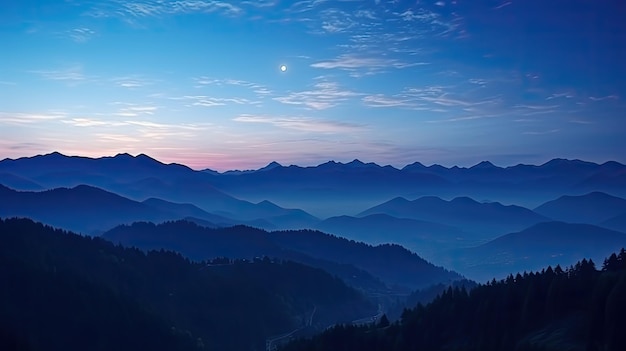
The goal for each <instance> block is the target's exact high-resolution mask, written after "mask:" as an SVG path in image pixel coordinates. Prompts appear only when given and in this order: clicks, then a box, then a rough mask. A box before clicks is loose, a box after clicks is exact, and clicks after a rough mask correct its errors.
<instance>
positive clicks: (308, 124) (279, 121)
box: [233, 115, 364, 133]
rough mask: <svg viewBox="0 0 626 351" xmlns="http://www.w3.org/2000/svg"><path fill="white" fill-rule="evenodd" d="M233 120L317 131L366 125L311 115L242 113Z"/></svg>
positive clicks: (328, 131)
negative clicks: (311, 116)
mask: <svg viewBox="0 0 626 351" xmlns="http://www.w3.org/2000/svg"><path fill="white" fill-rule="evenodd" d="M233 120H234V121H235V122H243V123H264V124H270V125H273V126H276V127H279V128H285V129H293V130H298V131H304V132H316V133H344V132H355V131H361V130H363V129H364V126H363V125H360V124H354V123H346V122H338V121H330V120H320V119H315V118H310V117H268V116H254V115H241V116H239V117H236V118H234V119H233Z"/></svg>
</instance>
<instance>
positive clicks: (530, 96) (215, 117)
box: [0, 0, 626, 171]
mask: <svg viewBox="0 0 626 351" xmlns="http://www.w3.org/2000/svg"><path fill="white" fill-rule="evenodd" d="M620 2H621V0H512V1H506V0H471V1H470V0H465V1H462V0H456V1H449V0H448V1H385V0H364V1H358V0H344V1H331V0H303V1H271V0H258V1H253V0H248V1H230V2H226V1H213V0H176V1H172V0H98V1H96V0H93V1H78V0H65V1H63V0H21V1H16V0H8V1H2V2H1V3H0V47H1V49H0V158H5V157H9V158H16V157H22V156H33V155H36V154H45V153H49V152H52V151H59V152H61V153H64V154H67V155H81V156H90V157H99V156H111V155H115V154H117V153H130V154H133V155H136V154H140V153H144V154H147V155H149V156H152V157H154V158H156V159H158V160H160V161H162V162H167V163H169V162H176V163H182V164H186V165H188V166H190V167H192V168H195V169H203V168H211V169H214V170H219V171H224V170H228V169H256V168H259V167H262V166H264V165H266V164H268V163H269V162H271V161H278V162H280V163H282V164H287V165H288V164H298V165H315V164H319V163H323V162H326V161H329V160H335V161H338V162H348V161H351V160H353V159H360V160H362V161H364V162H376V163H378V164H381V165H386V164H391V165H393V166H396V167H402V166H404V165H406V164H409V163H412V162H415V161H419V162H422V163H424V164H433V163H438V164H442V165H446V166H452V165H459V166H471V165H473V164H476V163H478V162H480V161H482V160H489V161H492V162H493V163H494V164H496V165H502V166H506V165H514V164H518V163H531V164H540V163H543V162H546V161H548V160H550V159H552V158H555V157H561V158H570V159H583V160H588V161H595V162H604V161H607V160H617V161H620V162H625V163H626V152H624V151H623V150H626V137H625V135H626V133H625V132H626V121H625V118H626V113H625V111H626V108H625V107H626V64H625V62H626V21H623V18H626V7H624V6H623V4H620ZM282 65H284V66H286V70H285V71H284V72H283V71H281V69H280V67H281V66H282Z"/></svg>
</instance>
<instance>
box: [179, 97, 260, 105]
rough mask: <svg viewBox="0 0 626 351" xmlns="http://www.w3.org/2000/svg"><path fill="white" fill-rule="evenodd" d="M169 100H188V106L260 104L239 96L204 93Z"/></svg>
mask: <svg viewBox="0 0 626 351" xmlns="http://www.w3.org/2000/svg"><path fill="white" fill-rule="evenodd" d="M170 99H171V100H183V101H189V102H190V103H189V104H188V105H187V106H188V107H189V106H203V107H215V106H224V105H228V104H237V105H256V104H260V103H261V102H260V101H254V100H249V99H244V98H239V97H234V98H221V97H212V96H206V95H185V96H181V97H172V98H170Z"/></svg>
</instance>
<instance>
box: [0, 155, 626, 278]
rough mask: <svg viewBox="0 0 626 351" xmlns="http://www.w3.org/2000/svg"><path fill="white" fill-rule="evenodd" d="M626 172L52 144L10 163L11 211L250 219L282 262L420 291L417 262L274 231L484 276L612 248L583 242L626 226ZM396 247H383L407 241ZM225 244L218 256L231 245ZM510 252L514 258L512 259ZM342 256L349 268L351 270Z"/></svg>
mask: <svg viewBox="0 0 626 351" xmlns="http://www.w3.org/2000/svg"><path fill="white" fill-rule="evenodd" d="M625 177H626V166H624V165H622V164H620V163H617V162H605V163H602V164H597V163H592V162H585V161H580V160H564V159H554V160H551V161H549V162H546V163H544V164H542V165H537V166H533V165H516V166H511V167H498V166H495V165H493V164H492V163H490V162H487V161H485V162H481V163H479V164H477V165H475V166H472V167H469V168H463V167H444V166H440V165H432V166H425V165H423V164H421V163H413V164H410V165H407V166H405V167H403V168H401V169H398V168H394V167H392V166H380V165H377V164H374V163H363V162H361V161H359V160H354V161H352V162H348V163H338V162H333V161H329V162H326V163H323V164H320V165H318V166H310V167H300V166H293V165H292V166H283V165H281V164H279V163H277V162H272V163H270V164H268V165H267V166H266V167H263V168H261V169H258V170H246V171H228V172H223V173H219V172H215V171H212V170H209V169H206V170H193V169H191V168H189V167H186V166H183V165H180V164H164V163H161V162H159V161H157V160H155V159H152V158H150V157H149V156H147V155H144V154H141V155H138V156H131V155H128V154H119V155H116V156H113V157H102V158H87V157H76V156H72V157H69V156H65V155H62V154H60V153H52V154H48V155H39V156H35V157H24V158H20V159H15V160H12V159H4V160H2V161H0V184H3V185H2V186H0V196H1V197H2V199H3V200H4V201H2V202H0V216H2V217H29V218H33V219H35V220H39V221H42V222H44V223H46V224H50V225H54V226H59V227H62V228H64V229H70V230H73V231H77V232H81V233H84V234H88V235H99V234H101V233H104V232H106V231H108V230H110V229H112V228H115V227H117V226H118V225H120V224H126V225H131V224H132V223H134V222H138V221H146V222H154V223H157V224H159V223H163V222H166V221H179V220H185V221H187V222H192V223H195V224H196V225H197V226H199V227H203V228H212V229H213V230H218V231H219V230H225V229H223V228H227V227H232V226H238V225H245V226H248V227H255V228H260V229H262V230H267V231H269V232H265V233H270V234H267V235H265V234H264V235H261V236H260V237H265V236H267V237H272V238H273V240H274V241H271V240H270V241H267V239H263V240H265V241H263V242H265V244H264V245H270V246H271V247H272V250H273V251H271V252H272V254H273V255H275V256H276V257H287V256H289V257H288V258H289V259H294V260H299V261H298V262H302V263H305V264H310V265H314V266H316V267H320V268H321V267H322V266H324V267H326V268H324V269H332V270H333V272H335V274H338V275H339V274H341V276H342V277H343V278H344V279H348V278H349V277H350V276H357V277H359V276H361V275H362V273H363V272H364V273H367V274H369V275H371V279H370V278H367V279H361V281H362V282H361V283H360V284H362V285H363V286H370V287H371V286H376V284H377V283H376V282H375V281H376V279H380V280H382V281H384V283H386V284H391V285H393V284H401V280H403V279H405V280H406V279H408V281H410V282H411V283H410V284H406V285H408V286H412V287H415V286H419V285H420V284H421V283H420V282H418V280H416V279H410V278H407V275H406V274H409V273H407V272H411V269H410V268H405V269H402V268H401V267H402V265H399V264H398V265H396V266H395V267H396V269H398V270H400V271H401V272H400V273H398V274H399V275H397V276H395V277H394V278H392V279H391V278H389V277H392V276H393V275H392V274H391V273H390V270H387V271H384V272H378V273H376V267H374V266H372V265H369V266H367V267H366V266H364V265H363V264H365V263H363V262H362V263H361V265H359V264H356V263H355V262H354V261H350V262H344V261H342V260H341V258H342V255H347V253H345V252H341V250H338V251H337V252H339V253H335V254H334V256H325V255H324V252H323V250H321V249H319V248H320V247H323V245H325V244H322V243H321V242H323V240H322V241H321V242H320V243H317V244H315V245H313V244H310V245H313V246H311V247H308V249H310V250H313V249H315V250H314V252H311V251H307V250H308V249H307V250H305V249H306V248H307V247H306V245H304V244H303V245H304V246H299V247H300V249H298V250H295V249H294V247H292V246H290V245H296V243H291V244H289V245H287V247H285V245H286V244H284V243H281V244H279V243H277V242H276V241H275V240H277V239H276V238H279V237H281V236H280V235H279V234H277V233H282V231H283V230H294V231H293V232H288V233H290V234H289V235H287V237H286V238H290V239H292V238H291V237H292V236H293V237H294V238H300V239H298V240H304V239H302V238H301V237H307V236H308V237H309V239H310V240H313V241H316V240H318V239H319V238H322V237H323V236H319V235H321V233H320V234H315V235H312V234H310V233H315V232H313V231H306V230H303V229H314V230H321V231H323V232H327V233H331V234H333V235H334V237H342V238H347V239H350V240H355V241H358V242H364V243H367V244H371V245H382V244H394V245H401V246H402V247H405V248H407V249H409V250H411V251H412V252H414V253H417V254H418V255H419V257H421V258H425V259H427V260H428V261H429V262H432V263H434V264H437V265H442V266H444V267H447V268H450V269H454V270H456V271H458V272H459V273H461V274H464V275H467V276H468V277H470V278H475V279H479V278H481V279H482V278H484V277H487V276H489V275H494V276H495V275H502V274H506V273H507V272H508V273H513V272H514V270H524V269H526V270H529V269H535V267H539V266H543V265H546V264H550V263H553V262H554V263H561V264H569V263H570V262H572V260H574V259H581V258H583V257H581V256H580V255H583V253H588V254H594V255H596V256H598V255H602V254H604V253H603V252H604V251H603V252H597V253H596V252H591V251H585V250H584V249H581V250H578V251H575V250H574V249H576V248H577V247H578V246H579V245H591V244H592V241H589V240H590V239H588V236H593V235H592V234H594V233H595V234H598V235H605V236H607V235H608V234H607V232H606V230H610V231H612V232H611V233H615V232H621V233H623V232H625V231H626V219H625V218H626V200H625V199H624V198H622V197H620V196H626V187H625V186H623V185H624V184H625V182H624V180H625V179H626V178H625ZM557 222H561V223H564V224H565V223H569V224H581V225H582V224H585V225H588V226H583V227H576V228H574V227H566V226H562V225H561V226H559V225H556V224H554V223H557ZM131 227H132V226H131ZM155 228H156V229H154V228H153V229H154V230H156V231H158V228H159V227H158V226H157V227H155ZM546 228H551V229H550V230H547V229H546ZM569 231H573V232H575V233H577V234H576V235H577V238H578V239H577V240H574V241H572V242H573V243H574V244H573V246H571V247H569V249H568V250H569V251H567V250H564V252H560V251H558V250H557V251H558V252H555V253H551V254H550V255H547V254H546V255H535V256H533V255H528V254H527V253H526V251H531V247H525V246H519V245H516V244H511V242H514V240H513V241H511V240H512V239H507V238H510V237H516V235H517V236H519V237H528V238H529V240H530V241H531V242H532V245H535V246H537V248H538V250H539V251H541V250H543V249H542V247H543V246H542V245H544V244H545V245H548V246H549V245H552V244H548V243H552V242H555V240H556V242H558V240H564V237H563V235H564V232H569ZM583 232H585V233H588V235H587V236H585V235H586V234H584V233H583ZM537 233H540V234H537ZM607 237H610V238H611V241H610V245H609V241H607V242H606V243H607V244H606V245H607V246H606V248H607V249H608V248H609V246H610V249H611V250H616V249H618V248H619V247H620V246H619V245H622V242H621V241H620V240H621V239H620V236H619V235H615V234H611V235H608V236H607ZM129 238H130V237H129ZM172 238H174V239H172V240H173V241H172V240H170V242H167V245H165V248H170V249H175V248H176V245H182V246H183V247H184V248H185V250H183V251H184V252H186V253H187V254H188V253H189V252H190V249H192V248H193V244H189V242H193V240H191V241H189V240H190V239H189V238H187V239H184V240H183V237H181V238H175V237H172ZM286 238H283V240H286ZM555 238H556V239H555ZM127 239H128V238H127ZM170 239H171V238H170ZM239 239H240V240H244V238H243V237H240V238H239ZM557 239H558V240H557ZM579 239H580V240H579ZM128 240H130V239H128ZM150 240H154V241H153V242H151V243H150V242H148V241H146V242H143V243H141V245H139V244H138V245H139V246H142V247H152V246H150V245H153V246H154V244H155V243H156V242H157V241H158V240H157V237H153V238H152V239H150ZM159 240H160V239H159ZM176 240H179V241H181V242H180V243H176V242H175V241H176ZM185 240H187V241H189V242H187V241H185ZM245 240H247V239H245ZM245 240H244V242H245ZM585 240H587V241H585ZM183 242H185V243H183ZM128 243H130V242H128ZM183 244H184V245H183ZM258 244H260V242H255V243H254V245H258ZM326 244H328V243H326ZM246 245H252V244H250V243H248V244H246ZM254 245H252V246H250V247H254ZM394 245H390V246H384V245H383V247H386V249H385V250H390V251H393V250H400V248H401V247H400V246H394ZM532 245H531V246H532ZM564 245H565V244H564ZM231 247H237V246H236V243H231ZM268 247H269V246H268ZM564 247H568V246H567V245H565V246H564ZM154 248H156V246H155V247H154ZM228 248H229V247H228V246H223V247H222V249H223V250H222V251H221V252H222V253H223V254H226V253H230V252H231V251H228ZM401 249H402V250H404V248H401ZM207 250H209V249H207ZM255 250H256V251H255ZM510 250H513V251H510ZM525 250H526V251H525ZM550 250H552V249H550ZM209 251H210V250H209ZM209 251H207V252H209ZM218 251H219V250H218ZM218 251H215V250H213V251H210V252H212V253H213V254H215V255H219V254H220V252H218ZM565 251H567V252H565ZM406 252H409V251H406ZM476 252H480V254H476ZM511 252H513V253H514V254H511ZM251 253H254V254H255V255H261V254H263V250H260V251H259V248H258V247H255V249H254V250H252V251H251ZM286 253H288V255H287V254H286ZM396 253H397V254H398V255H399V257H403V255H405V253H404V251H397V252H396ZM409 253H410V252H409ZM568 253H571V254H572V255H573V256H571V257H570V256H567V255H566V254H568ZM509 254H511V255H512V256H511V255H509ZM561 254H563V255H562V256H561ZM237 255H240V256H242V254H241V253H237ZM507 255H509V256H507ZM520 255H521V256H520ZM552 255H556V256H555V257H556V258H555V260H552V258H553V257H552ZM505 256H506V257H508V258H507V260H508V261H507V262H509V261H510V262H513V263H510V264H508V263H507V265H502V264H501V263H502V257H505ZM574 256H576V257H574ZM198 257H199V256H198ZM206 257H207V256H206V255H205V256H203V258H206ZM237 257H239V256H237ZM372 257H374V256H372ZM477 257H479V258H480V259H481V261H480V264H478V263H476V259H477ZM520 257H522V258H523V257H532V259H520ZM409 261H411V260H409ZM344 263H345V264H346V265H347V266H350V267H347V268H346V269H345V270H344V271H342V270H341V269H339V267H340V266H341V265H342V264H344ZM380 264H381V265H382V263H380ZM409 266H410V264H409ZM479 266H480V268H477V267H479ZM505 271H506V272H505ZM340 272H341V273H340ZM349 272H353V273H355V274H351V273H349ZM383 273H384V274H383ZM483 273H484V274H483ZM444 276H445V274H443V273H442V274H441V275H440V277H444ZM363 277H365V275H363ZM446 279H448V278H445V279H444V280H446Z"/></svg>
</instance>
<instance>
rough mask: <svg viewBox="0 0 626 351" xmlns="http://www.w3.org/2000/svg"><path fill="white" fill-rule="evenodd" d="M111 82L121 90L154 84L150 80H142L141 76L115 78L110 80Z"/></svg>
mask: <svg viewBox="0 0 626 351" xmlns="http://www.w3.org/2000/svg"><path fill="white" fill-rule="evenodd" d="M111 80H112V81H113V83H114V84H115V85H117V86H120V87H123V88H140V87H144V86H146V85H150V84H153V83H154V82H153V81H152V80H150V79H146V78H143V77H141V76H124V77H116V78H112V79H111Z"/></svg>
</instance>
